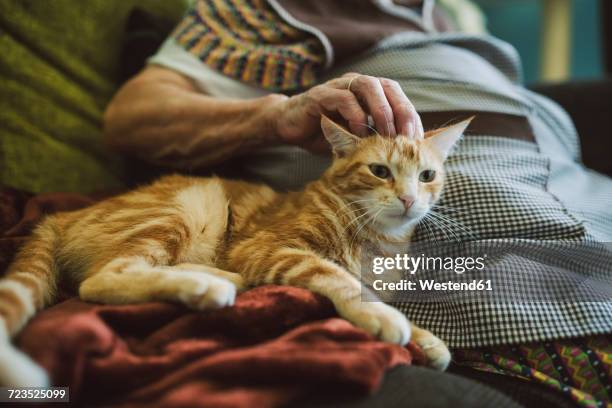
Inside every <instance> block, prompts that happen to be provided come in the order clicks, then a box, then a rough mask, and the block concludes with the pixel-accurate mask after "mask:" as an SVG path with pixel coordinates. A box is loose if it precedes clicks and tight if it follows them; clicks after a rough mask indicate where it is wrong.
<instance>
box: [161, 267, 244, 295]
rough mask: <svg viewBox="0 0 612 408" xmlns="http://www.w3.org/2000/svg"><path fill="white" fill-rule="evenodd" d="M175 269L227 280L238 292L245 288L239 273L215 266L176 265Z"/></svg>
mask: <svg viewBox="0 0 612 408" xmlns="http://www.w3.org/2000/svg"><path fill="white" fill-rule="evenodd" d="M173 268H176V269H181V270H186V271H197V272H205V273H208V274H211V275H214V276H217V277H219V278H222V279H227V280H228V281H230V282H232V283H233V284H234V286H236V289H237V290H238V291H241V290H243V289H244V288H245V285H244V279H243V278H242V276H240V274H239V273H235V272H228V271H224V270H223V269H219V268H215V267H214V266H208V265H200V264H192V263H181V264H178V265H174V266H173Z"/></svg>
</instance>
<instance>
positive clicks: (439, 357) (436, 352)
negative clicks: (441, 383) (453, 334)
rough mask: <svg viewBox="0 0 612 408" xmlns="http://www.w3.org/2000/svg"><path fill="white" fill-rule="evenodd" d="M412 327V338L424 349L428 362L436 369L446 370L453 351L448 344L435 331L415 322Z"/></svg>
mask: <svg viewBox="0 0 612 408" xmlns="http://www.w3.org/2000/svg"><path fill="white" fill-rule="evenodd" d="M411 329H412V340H413V341H414V342H415V343H416V344H417V345H418V346H419V347H420V348H421V350H423V353H425V355H426V356H427V364H428V365H429V366H430V367H432V368H435V369H436V370H441V371H443V370H446V367H448V365H449V364H450V362H451V353H450V351H449V350H448V347H446V344H444V342H443V341H442V340H440V339H439V338H438V337H436V336H434V335H433V333H431V332H430V331H427V330H425V329H421V328H420V327H417V326H415V325H414V324H413V325H412V327H411Z"/></svg>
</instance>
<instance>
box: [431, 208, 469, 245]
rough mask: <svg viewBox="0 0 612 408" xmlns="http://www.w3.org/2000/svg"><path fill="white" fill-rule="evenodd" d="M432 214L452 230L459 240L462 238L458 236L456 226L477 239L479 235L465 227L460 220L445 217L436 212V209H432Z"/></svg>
mask: <svg viewBox="0 0 612 408" xmlns="http://www.w3.org/2000/svg"><path fill="white" fill-rule="evenodd" d="M430 214H431V216H432V217H434V218H436V219H437V220H438V222H439V223H440V224H443V225H444V226H445V227H446V228H447V229H448V230H449V231H452V232H453V235H454V236H456V237H457V240H458V241H461V239H459V238H458V234H457V233H455V231H454V229H456V228H458V229H459V230H461V231H462V232H464V233H465V234H467V235H468V237H469V238H471V239H477V237H476V236H475V235H474V234H473V233H472V232H471V231H470V230H469V229H467V228H465V227H464V226H463V225H462V224H461V223H460V222H458V221H455V220H453V219H451V218H448V217H445V216H443V215H441V214H439V213H436V212H435V211H430Z"/></svg>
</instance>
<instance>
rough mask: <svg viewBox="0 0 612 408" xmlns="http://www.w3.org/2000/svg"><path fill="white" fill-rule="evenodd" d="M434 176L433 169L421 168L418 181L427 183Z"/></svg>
mask: <svg viewBox="0 0 612 408" xmlns="http://www.w3.org/2000/svg"><path fill="white" fill-rule="evenodd" d="M435 178H436V172H435V170H423V171H422V172H421V174H419V181H420V182H422V183H429V182H431V181H433V179H435Z"/></svg>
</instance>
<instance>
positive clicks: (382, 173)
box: [370, 164, 391, 179]
mask: <svg viewBox="0 0 612 408" xmlns="http://www.w3.org/2000/svg"><path fill="white" fill-rule="evenodd" d="M370 171H371V172H372V174H373V175H375V176H376V177H379V178H381V179H386V178H389V177H390V176H391V170H389V168H388V167H387V166H383V165H382V164H370Z"/></svg>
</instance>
